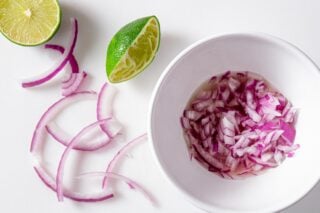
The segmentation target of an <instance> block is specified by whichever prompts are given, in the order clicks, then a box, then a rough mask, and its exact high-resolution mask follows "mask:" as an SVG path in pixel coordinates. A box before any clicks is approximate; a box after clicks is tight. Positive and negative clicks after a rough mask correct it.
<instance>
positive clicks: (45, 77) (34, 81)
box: [22, 18, 78, 88]
mask: <svg viewBox="0 0 320 213" xmlns="http://www.w3.org/2000/svg"><path fill="white" fill-rule="evenodd" d="M71 22H72V26H73V39H72V40H71V44H70V45H69V47H68V49H67V51H65V53H64V54H63V55H62V58H63V59H62V61H61V62H58V63H57V66H56V68H54V69H53V70H49V71H47V72H45V73H43V74H41V75H39V76H36V77H33V78H31V79H27V80H23V81H22V87H24V88H28V87H34V86H38V85H41V84H43V83H45V82H47V81H49V80H51V79H52V78H53V77H54V76H56V75H57V74H58V73H59V72H60V71H61V70H62V69H63V68H64V66H65V65H66V64H67V63H68V61H69V59H70V57H71V55H72V54H73V51H74V48H75V46H76V42H77V36H78V21H77V19H75V18H72V19H71Z"/></svg>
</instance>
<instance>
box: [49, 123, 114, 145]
mask: <svg viewBox="0 0 320 213" xmlns="http://www.w3.org/2000/svg"><path fill="white" fill-rule="evenodd" d="M106 122H107V123H108V126H109V127H110V126H113V125H118V124H117V121H115V120H114V119H110V120H108V121H106ZM46 130H47V132H48V133H49V135H51V136H52V137H53V138H54V139H55V140H56V141H58V142H59V143H61V144H62V145H64V146H68V144H69V143H70V141H71V140H72V138H71V137H70V136H69V135H67V134H66V133H65V132H64V131H63V130H62V129H61V128H60V127H59V126H58V125H57V124H55V123H54V122H51V123H49V124H47V125H46ZM99 130H100V128H99ZM113 130H116V131H119V129H116V128H113ZM100 132H101V130H100ZM113 134H114V135H116V134H118V132H113ZM110 142H111V139H110V138H109V137H108V136H107V135H106V134H105V133H104V132H103V133H100V134H99V137H95V139H94V140H90V141H84V142H83V141H82V140H81V142H79V143H78V142H77V143H76V145H75V146H74V147H73V149H75V150H79V151H95V150H98V149H101V148H103V147H105V146H106V145H108V144H109V143H110Z"/></svg>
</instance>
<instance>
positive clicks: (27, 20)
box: [0, 0, 61, 46]
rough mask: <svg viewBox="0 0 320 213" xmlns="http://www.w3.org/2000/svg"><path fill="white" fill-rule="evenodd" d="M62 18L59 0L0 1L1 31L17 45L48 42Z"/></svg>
mask: <svg viewBox="0 0 320 213" xmlns="http://www.w3.org/2000/svg"><path fill="white" fill-rule="evenodd" d="M60 16H61V12H60V7H59V4H58V2H57V0H0V30H1V32H2V34H3V35H4V36H5V37H7V38H8V39H9V40H10V41H12V42H14V43H16V44H20V45H24V46H35V45H39V44H42V43H44V42H46V41H48V40H49V39H50V38H51V37H52V36H53V35H54V34H55V32H56V31H57V29H58V28H59V26H60Z"/></svg>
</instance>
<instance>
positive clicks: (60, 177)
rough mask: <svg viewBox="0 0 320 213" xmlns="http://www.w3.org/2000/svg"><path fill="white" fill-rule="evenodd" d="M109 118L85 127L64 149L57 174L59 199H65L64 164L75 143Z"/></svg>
mask: <svg viewBox="0 0 320 213" xmlns="http://www.w3.org/2000/svg"><path fill="white" fill-rule="evenodd" d="M107 120H109V119H104V120H101V121H96V122H94V123H92V124H90V125H88V126H86V127H84V128H83V129H82V130H81V131H80V132H79V133H78V134H77V135H76V136H75V137H74V138H73V139H72V140H71V141H70V143H69V144H68V146H67V147H66V149H65V150H64V152H63V154H62V156H61V159H60V162H59V166H58V171H57V176H56V184H57V197H58V200H59V201H63V173H64V165H65V162H66V160H67V158H68V155H69V153H70V151H71V150H72V149H73V147H74V146H75V145H77V143H79V141H80V139H81V138H82V137H83V136H84V135H85V134H87V133H88V132H89V131H90V130H91V129H93V128H95V127H97V126H99V125H101V124H104V123H106V121H107Z"/></svg>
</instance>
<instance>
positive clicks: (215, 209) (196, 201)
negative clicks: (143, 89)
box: [147, 32, 320, 213]
mask: <svg viewBox="0 0 320 213" xmlns="http://www.w3.org/2000/svg"><path fill="white" fill-rule="evenodd" d="M239 36H240V37H241V36H244V37H252V38H259V39H263V40H265V41H269V42H271V43H275V44H277V45H279V46H281V47H283V48H285V49H287V50H289V51H290V52H293V53H294V54H295V55H298V56H299V57H300V58H302V59H304V60H305V61H306V63H309V65H310V66H312V67H313V68H314V69H313V70H316V71H317V73H318V74H320V69H319V67H318V65H317V64H316V63H315V62H314V61H313V60H312V59H311V58H310V57H309V56H308V55H307V54H306V53H305V52H303V51H302V50H301V49H300V48H298V47H297V46H295V45H294V44H292V43H290V42H288V41H286V40H284V39H282V38H279V37H277V36H274V35H271V34H268V33H264V32H237V33H221V34H216V35H211V36H207V37H205V38H203V39H200V40H198V41H196V42H194V43H192V44H191V45H189V46H187V47H186V48H185V49H183V50H182V51H181V52H180V53H179V54H178V55H176V56H175V57H174V58H173V59H172V60H171V62H170V63H169V64H168V65H167V66H166V68H165V69H164V71H163V73H162V74H161V75H160V77H159V79H158V81H157V83H156V85H155V87H154V89H153V91H152V95H151V99H150V103H149V108H148V126H147V131H148V135H149V138H150V140H151V141H150V148H151V150H152V151H151V152H152V155H153V158H154V159H155V161H156V162H157V163H156V164H157V165H158V168H160V170H161V173H162V175H163V176H164V177H165V179H167V181H168V182H169V183H170V185H173V188H175V190H176V191H178V193H177V194H180V195H181V196H182V197H183V198H184V199H185V200H188V201H190V202H191V203H192V204H193V205H194V206H196V207H198V208H200V209H202V210H205V211H210V212H211V211H213V212H221V211H223V212H228V213H236V212H239V210H234V209H225V208H221V207H217V206H213V205H209V204H207V203H205V202H203V201H201V200H199V199H197V198H195V197H194V196H193V195H191V194H189V193H188V192H187V191H186V190H185V189H184V188H182V187H181V186H180V185H179V184H177V180H175V179H174V178H173V177H172V176H171V175H169V174H168V173H167V172H166V170H165V167H164V165H163V163H162V162H161V160H160V158H159V157H158V152H157V151H156V147H155V143H154V139H153V134H152V132H153V130H152V121H153V116H152V115H153V110H154V104H155V100H156V98H157V95H158V91H159V89H160V88H161V86H162V83H163V82H164V80H165V78H166V77H167V76H168V74H169V73H170V71H171V70H172V68H173V67H174V65H175V64H176V63H177V62H179V61H180V60H181V59H182V58H183V57H184V56H185V55H187V54H188V53H189V52H190V51H192V50H193V49H194V48H196V47H198V46H200V45H202V44H204V43H206V42H209V41H211V40H217V39H221V38H224V37H239ZM319 183H320V177H318V180H316V181H315V182H314V183H313V184H312V185H311V187H310V188H309V189H308V190H307V191H306V193H305V194H303V195H302V196H301V197H298V198H296V199H295V200H293V201H291V202H290V203H287V204H285V205H282V206H276V207H275V208H273V209H265V210H263V212H270V210H271V211H272V212H274V211H283V210H285V209H287V208H289V207H290V206H292V205H294V204H295V203H297V202H299V201H300V200H302V199H303V198H304V197H305V196H306V195H307V194H309V192H310V191H312V190H313V189H314V188H315V186H316V185H317V184H319ZM240 211H241V212H246V213H253V212H257V211H254V210H253V211H246V210H243V211H242V210H240Z"/></svg>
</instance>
